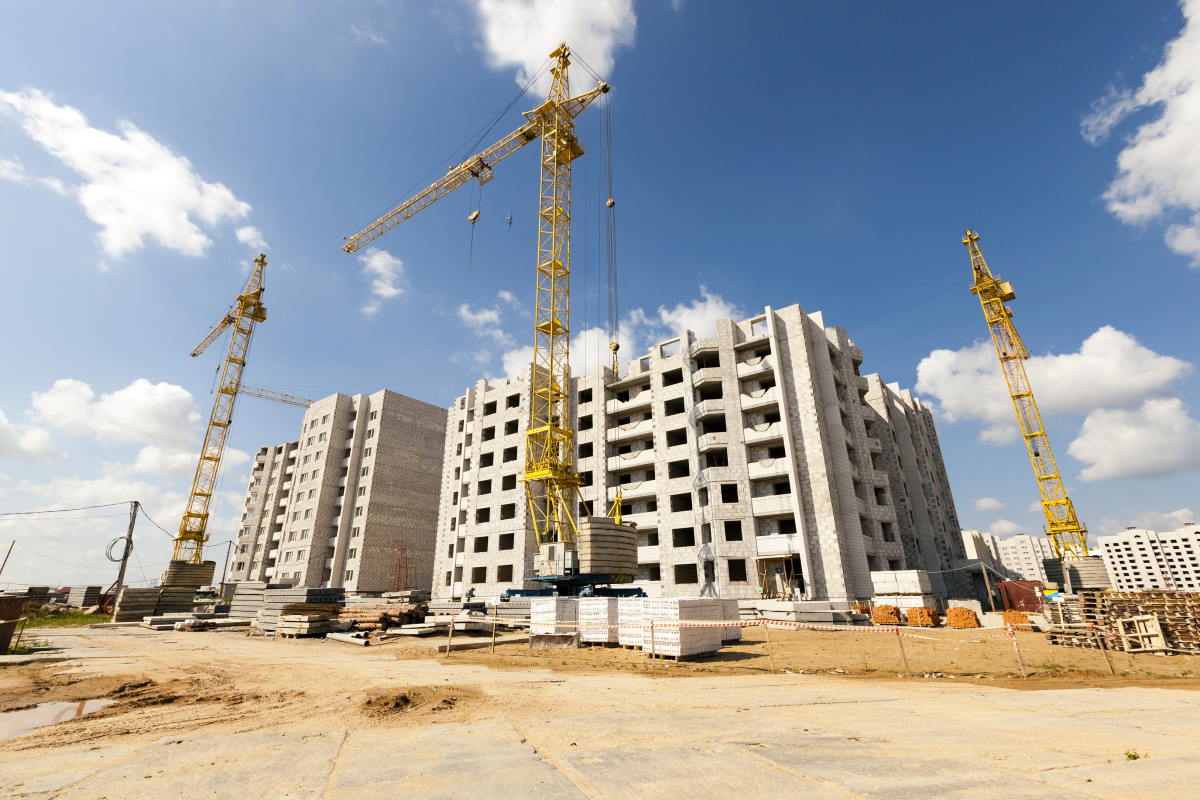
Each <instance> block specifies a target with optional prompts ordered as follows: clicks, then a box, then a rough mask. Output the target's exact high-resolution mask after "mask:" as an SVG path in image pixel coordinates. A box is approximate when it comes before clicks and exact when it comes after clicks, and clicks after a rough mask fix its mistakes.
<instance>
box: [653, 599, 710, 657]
mask: <svg viewBox="0 0 1200 800" xmlns="http://www.w3.org/2000/svg"><path fill="white" fill-rule="evenodd" d="M643 603H644V608H645V613H646V620H645V621H646V623H647V624H649V623H651V622H653V623H654V652H653V655H661V656H675V657H676V658H679V657H686V656H697V655H700V654H702V653H715V652H716V651H718V650H720V649H721V632H722V630H723V629H724V626H721V625H719V624H712V625H708V626H703V627H695V628H691V627H681V626H679V625H677V624H674V623H679V622H707V623H720V622H723V621H724V620H723V619H722V617H721V601H720V600H718V599H716V598H713V597H648V598H646V599H645V600H644V601H643ZM648 646H649V637H647V638H646V639H644V640H643V646H642V649H643V650H644V649H646V648H647V647H648Z"/></svg>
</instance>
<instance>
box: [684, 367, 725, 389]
mask: <svg viewBox="0 0 1200 800" xmlns="http://www.w3.org/2000/svg"><path fill="white" fill-rule="evenodd" d="M723 377H724V375H722V374H721V368H720V367H709V368H708V369H699V370H696V371H695V372H693V373H692V385H693V386H696V387H700V386H703V385H704V384H706V383H720V382H721V379H722V378H723Z"/></svg>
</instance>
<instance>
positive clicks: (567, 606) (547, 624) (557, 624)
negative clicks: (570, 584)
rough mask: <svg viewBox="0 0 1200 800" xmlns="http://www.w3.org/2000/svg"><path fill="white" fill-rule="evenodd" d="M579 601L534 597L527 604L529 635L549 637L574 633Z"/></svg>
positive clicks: (565, 598) (566, 598)
mask: <svg viewBox="0 0 1200 800" xmlns="http://www.w3.org/2000/svg"><path fill="white" fill-rule="evenodd" d="M578 621H579V600H578V599H576V598H574V597H534V598H531V599H530V603H529V624H530V627H529V633H530V635H531V636H549V635H553V634H556V633H559V634H572V633H575V632H576V627H577V624H578Z"/></svg>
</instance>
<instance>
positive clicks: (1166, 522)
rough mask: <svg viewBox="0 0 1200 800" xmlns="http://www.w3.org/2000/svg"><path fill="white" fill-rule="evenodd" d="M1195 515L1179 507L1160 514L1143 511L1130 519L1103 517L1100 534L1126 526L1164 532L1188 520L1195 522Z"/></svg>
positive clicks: (1177, 527)
mask: <svg viewBox="0 0 1200 800" xmlns="http://www.w3.org/2000/svg"><path fill="white" fill-rule="evenodd" d="M1195 521H1196V515H1195V514H1194V513H1193V512H1192V510H1191V509H1190V508H1180V509H1177V510H1175V511H1168V512H1167V513H1165V514H1160V513H1159V512H1157V511H1143V512H1142V513H1141V514H1138V515H1137V516H1136V517H1134V518H1133V519H1131V520H1126V521H1121V520H1116V519H1113V518H1111V517H1105V518H1104V520H1103V521H1102V522H1101V523H1100V532H1101V533H1102V534H1113V533H1120V532H1121V531H1123V530H1125V529H1126V528H1144V529H1145V530H1148V531H1156V532H1158V533H1166V532H1168V531H1173V530H1177V529H1179V528H1181V527H1183V526H1184V525H1186V524H1187V523H1189V522H1195Z"/></svg>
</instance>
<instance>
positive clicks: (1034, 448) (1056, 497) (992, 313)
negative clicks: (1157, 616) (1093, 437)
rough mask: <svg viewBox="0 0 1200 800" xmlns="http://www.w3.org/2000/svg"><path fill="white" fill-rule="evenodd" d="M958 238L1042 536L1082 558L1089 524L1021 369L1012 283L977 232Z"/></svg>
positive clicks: (1064, 555)
mask: <svg viewBox="0 0 1200 800" xmlns="http://www.w3.org/2000/svg"><path fill="white" fill-rule="evenodd" d="M962 243H963V244H964V245H966V246H967V248H968V249H969V250H970V252H971V270H972V272H973V273H974V277H975V285H974V286H972V287H971V294H974V295H977V296H978V297H979V302H980V304H981V305H982V306H983V315H984V316H985V317H986V318H987V323H988V328H989V329H990V330H991V332H992V343H993V344H995V346H996V355H997V356H999V358H1000V366H1001V368H1002V369H1003V370H1004V380H1005V381H1006V382H1007V384H1008V393H1009V396H1010V397H1011V398H1012V402H1013V408H1014V409H1016V412H1017V421H1018V422H1019V423H1020V425H1021V435H1022V437H1024V439H1025V449H1026V450H1028V451H1029V460H1030V461H1031V462H1032V463H1033V471H1034V473H1035V474H1036V475H1037V481H1038V487H1039V488H1040V489H1041V492H1042V510H1043V511H1044V512H1045V514H1046V536H1047V537H1048V538H1049V539H1050V544H1051V545H1052V546H1053V547H1054V555H1055V556H1056V557H1058V558H1060V559H1063V560H1072V559H1079V558H1084V557H1086V556H1087V554H1088V547H1087V526H1085V525H1083V524H1081V523H1080V522H1079V520H1078V519H1077V518H1076V516H1075V506H1074V505H1073V504H1072V503H1071V498H1069V497H1067V491H1066V489H1065V488H1064V487H1063V482H1062V477H1061V476H1060V475H1059V474H1058V464H1057V462H1055V460H1054V453H1053V452H1052V451H1051V450H1050V441H1049V439H1047V438H1046V429H1045V426H1044V425H1043V424H1042V415H1041V414H1040V413H1038V408H1037V402H1036V401H1035V400H1034V399H1033V389H1032V388H1031V387H1030V385H1029V376H1027V375H1026V374H1025V359H1027V358H1029V351H1028V350H1026V349H1025V344H1024V342H1022V341H1021V337H1020V336H1019V335H1018V334H1017V329H1016V326H1015V325H1013V321H1012V311H1010V310H1009V309H1008V307H1007V306H1006V305H1005V304H1006V303H1008V302H1009V301H1011V300H1013V299H1015V298H1016V295H1015V294H1014V292H1013V288H1012V284H1011V283H1009V282H1007V281H1001V280H1000V279H999V278H998V277H996V276H994V275H992V271H991V270H990V269H989V268H988V265H987V262H986V261H984V259H983V253H982V252H981V251H980V249H979V234H978V233H975V232H973V231H967V232H966V234H965V235H964V236H963V240H962Z"/></svg>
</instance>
